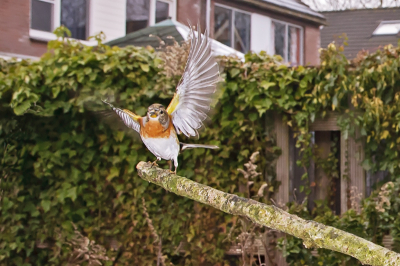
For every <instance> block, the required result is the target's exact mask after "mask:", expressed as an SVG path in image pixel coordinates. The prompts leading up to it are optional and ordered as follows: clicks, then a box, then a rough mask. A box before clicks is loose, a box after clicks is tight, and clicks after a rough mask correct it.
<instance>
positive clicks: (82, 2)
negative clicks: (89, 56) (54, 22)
mask: <svg viewBox="0 0 400 266" xmlns="http://www.w3.org/2000/svg"><path fill="white" fill-rule="evenodd" d="M86 11H87V4H86V0H61V25H64V26H65V27H67V28H68V29H69V30H70V31H71V37H72V38H75V39H80V40H85V39H86V25H87V19H86Z"/></svg>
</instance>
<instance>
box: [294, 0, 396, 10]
mask: <svg viewBox="0 0 400 266" xmlns="http://www.w3.org/2000/svg"><path fill="white" fill-rule="evenodd" d="M301 1H302V2H303V3H304V4H306V5H308V6H309V7H311V8H312V9H314V10H317V11H336V10H346V9H362V8H381V7H400V0H301Z"/></svg>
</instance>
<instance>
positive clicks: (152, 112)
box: [147, 103, 168, 124]
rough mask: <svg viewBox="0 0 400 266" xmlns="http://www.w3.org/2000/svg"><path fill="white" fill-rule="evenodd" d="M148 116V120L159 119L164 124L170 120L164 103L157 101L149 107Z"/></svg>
mask: <svg viewBox="0 0 400 266" xmlns="http://www.w3.org/2000/svg"><path fill="white" fill-rule="evenodd" d="M147 118H148V120H158V121H160V123H161V124H163V123H165V122H167V121H168V113H167V111H166V110H165V107H164V105H162V104H159V103H155V104H152V105H150V106H149V108H147Z"/></svg>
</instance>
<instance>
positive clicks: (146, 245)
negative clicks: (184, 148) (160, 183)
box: [0, 29, 400, 265]
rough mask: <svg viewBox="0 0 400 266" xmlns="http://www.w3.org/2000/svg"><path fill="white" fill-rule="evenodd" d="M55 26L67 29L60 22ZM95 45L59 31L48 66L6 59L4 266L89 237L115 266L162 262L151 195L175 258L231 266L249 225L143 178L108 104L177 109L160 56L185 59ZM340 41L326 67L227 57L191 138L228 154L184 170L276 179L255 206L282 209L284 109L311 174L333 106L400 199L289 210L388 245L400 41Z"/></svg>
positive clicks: (167, 250) (232, 183) (225, 179)
mask: <svg viewBox="0 0 400 266" xmlns="http://www.w3.org/2000/svg"><path fill="white" fill-rule="evenodd" d="M56 33H57V34H58V35H59V36H64V34H65V32H64V30H63V29H59V30H58V32H56ZM96 39H97V40H98V42H99V45H98V46H96V47H87V46H84V45H82V44H80V43H78V42H75V41H71V40H68V39H63V40H62V39H61V37H60V39H59V40H56V41H51V42H49V51H48V53H46V54H45V55H43V57H42V58H41V59H40V60H38V61H26V60H22V61H21V62H17V61H4V60H1V59H0V113H1V117H0V145H1V148H0V153H1V161H0V165H1V168H0V171H1V176H0V264H1V265H10V264H14V265H49V263H53V264H54V265H59V264H61V263H66V262H68V260H70V259H71V258H70V256H71V254H74V252H75V250H74V248H73V246H71V245H69V244H68V243H69V242H68V241H69V240H70V239H74V237H75V236H76V235H77V233H76V232H81V234H82V235H83V236H84V237H87V238H88V239H90V240H91V241H95V242H96V245H93V246H96V247H98V245H100V246H101V247H104V249H103V248H98V250H101V251H102V253H101V254H94V253H93V254H94V255H96V258H107V260H104V261H103V263H104V264H105V265H112V260H114V259H115V258H118V263H119V265H132V264H137V265H154V264H155V263H156V261H157V257H159V256H157V252H158V250H159V249H160V248H159V247H158V243H154V237H152V231H151V230H150V229H149V226H148V224H147V221H146V219H145V217H143V204H142V198H143V199H144V200H145V202H146V208H147V213H148V216H149V217H151V219H152V225H153V227H154V230H155V231H156V232H157V233H158V235H159V237H160V239H162V254H163V258H165V263H166V264H168V263H173V264H177V265H199V264H204V263H211V264H213V265H224V263H225V259H226V257H225V251H226V250H227V248H228V247H229V245H230V243H229V241H226V239H227V235H228V234H229V232H233V234H234V233H238V232H237V230H231V228H232V227H234V226H235V223H236V220H235V219H233V218H232V217H231V216H229V215H226V214H222V213H219V212H217V211H215V210H214V209H211V208H209V207H206V206H203V205H200V204H197V203H194V202H192V201H189V200H187V199H184V198H180V197H178V196H175V195H172V194H171V193H166V192H165V191H163V190H162V189H160V188H158V187H155V186H152V185H150V184H148V183H146V182H144V181H143V180H142V179H140V178H139V177H138V176H137V175H136V171H135V165H136V163H137V162H139V161H141V160H144V161H145V160H151V159H153V158H152V155H151V154H150V153H149V152H148V151H147V150H146V149H145V147H144V146H143V145H142V144H141V142H140V140H139V138H138V136H137V135H136V133H134V132H131V131H129V130H126V128H125V126H124V125H123V124H122V123H119V122H118V121H119V119H117V118H116V117H115V116H114V114H113V113H112V112H108V111H106V108H105V106H104V105H103V104H102V103H101V101H100V100H101V99H105V98H108V100H109V101H111V102H113V104H115V105H116V106H121V107H124V108H126V109H130V110H133V111H135V112H136V113H138V114H139V115H144V114H145V112H146V108H147V106H148V105H150V104H152V103H154V102H160V103H163V104H168V102H169V100H170V99H171V97H172V95H173V93H174V88H175V85H176V83H177V82H178V81H179V76H178V75H177V73H179V71H180V70H179V69H176V72H174V71H172V72H171V71H166V68H167V67H168V66H167V65H165V64H164V60H163V59H166V58H170V59H171V58H174V57H171V55H170V54H162V53H163V52H159V51H156V50H154V49H153V48H139V47H125V48H118V47H109V46H107V45H104V44H102V43H101V36H97V37H96ZM176 49H177V51H180V50H179V49H178V47H176ZM341 49H342V48H341V47H338V46H335V45H333V44H331V45H329V47H328V48H327V49H324V50H322V51H321V65H320V66H318V67H304V66H298V67H288V66H287V65H285V64H283V63H282V62H281V61H280V58H279V57H271V56H268V55H267V54H265V53H263V52H261V53H260V54H254V53H249V54H247V55H246V59H245V62H242V61H240V60H239V59H237V58H233V57H222V58H220V59H219V60H220V66H221V78H222V79H223V80H224V81H223V82H221V84H220V85H219V90H218V93H217V94H218V100H217V101H216V102H215V104H214V106H213V110H212V112H211V113H210V119H209V120H208V121H207V122H206V126H205V129H204V130H203V131H202V132H201V134H200V139H198V140H191V139H186V138H184V137H182V136H181V137H180V138H181V139H182V141H187V142H190V141H195V142H198V143H208V144H215V145H218V146H220V147H221V148H220V149H219V150H217V151H210V150H200V149H199V150H191V151H188V152H185V153H183V154H182V155H181V156H180V158H179V160H180V168H179V169H178V173H179V174H181V175H183V176H186V177H189V178H191V179H193V180H196V181H197V182H200V183H204V184H206V185H209V186H213V187H215V188H217V189H220V190H223V191H226V192H229V193H236V194H240V195H242V196H246V195H245V193H250V194H249V195H257V194H258V190H259V189H260V187H261V186H262V185H263V184H264V183H265V182H266V183H267V185H268V187H267V189H266V191H265V192H264V193H263V194H262V196H260V197H258V200H260V201H262V202H265V203H271V198H272V195H273V193H274V191H276V189H277V188H278V186H279V184H278V182H276V178H275V175H276V174H275V168H274V165H273V162H274V161H275V160H276V158H277V157H278V156H279V154H280V149H279V147H276V142H275V136H274V133H273V127H272V125H273V118H274V114H276V113H279V114H281V115H282V116H283V117H284V121H285V123H287V124H288V125H289V126H290V127H291V128H292V129H293V131H294V132H295V137H296V139H297V143H296V145H297V147H299V148H300V151H301V158H300V160H299V162H298V164H299V165H301V166H303V167H304V168H307V167H308V164H309V163H310V159H311V158H314V156H315V152H314V151H315V147H313V145H312V141H311V140H312V135H311V133H310V130H309V125H310V124H311V123H312V122H313V121H315V119H316V118H318V117H324V116H325V115H326V114H327V112H331V111H334V112H338V113H340V114H341V115H342V118H341V120H340V123H339V124H340V127H341V129H342V131H343V132H346V134H348V135H349V136H350V135H354V134H355V132H354V130H355V128H358V129H359V130H360V132H361V138H360V141H364V142H365V143H366V145H365V153H366V154H365V160H364V162H363V166H364V168H365V169H367V170H370V171H377V170H385V171H388V172H389V173H390V178H391V179H392V180H393V189H392V188H391V186H388V187H387V190H388V191H389V192H390V193H389V194H388V195H387V196H385V197H386V198H387V199H388V201H389V202H390V206H389V205H388V204H387V203H382V204H381V205H379V206H381V208H379V211H378V209H376V208H375V207H376V206H378V205H377V204H380V203H377V202H378V201H377V200H375V198H376V197H377V196H376V195H377V194H376V193H377V192H375V194H373V195H372V196H371V197H370V198H369V199H367V200H365V201H364V202H363V205H362V212H361V213H360V214H357V213H355V212H354V211H353V210H350V211H349V212H348V213H347V214H345V215H344V216H343V217H342V218H340V217H338V216H335V215H334V214H333V213H332V212H331V211H330V209H329V208H328V207H324V206H325V205H317V208H316V209H315V210H314V211H313V212H312V213H309V212H308V211H307V210H306V208H305V207H304V205H298V204H291V205H289V210H290V211H292V212H296V213H298V214H300V215H302V216H304V217H310V218H314V219H318V220H319V221H320V222H322V223H326V224H329V225H333V226H337V227H339V228H341V229H344V230H346V231H350V232H354V233H355V234H358V235H360V236H363V237H366V238H367V239H371V240H373V241H376V242H378V243H380V241H381V240H382V236H383V234H387V233H390V234H391V235H392V236H393V238H394V241H395V243H398V241H399V240H400V237H399V233H398V232H399V231H400V224H398V222H396V221H400V219H398V213H400V212H399V211H398V210H397V209H396V208H398V207H397V203H396V202H397V201H395V196H394V195H396V193H398V191H399V189H398V187H399V183H398V181H396V177H399V176H400V163H399V156H398V152H399V150H400V133H399V127H400V104H399V95H400V89H399V88H400V74H399V70H400V69H399V67H400V66H399V62H400V61H399V54H400V49H399V48H394V47H393V46H387V47H385V48H384V49H382V50H378V51H377V52H375V53H373V54H360V55H359V57H358V58H357V59H356V60H354V61H348V60H346V58H345V57H344V56H343V55H342V53H341ZM173 51H174V49H171V50H170V51H169V52H172V53H173ZM177 60H180V61H182V57H179V58H177ZM170 66H171V64H170ZM172 66H173V64H172ZM350 103H351V104H350ZM253 152H259V158H260V159H259V163H258V164H257V165H258V168H257V171H258V172H260V173H262V174H261V175H258V176H257V177H255V178H254V179H253V180H252V182H254V183H252V186H250V187H249V192H247V190H246V191H242V190H240V189H239V188H240V187H241V186H243V178H242V177H241V175H240V174H239V172H238V171H237V169H238V168H243V165H244V164H245V163H246V162H247V161H248V159H249V157H250V155H251V154H252V153H253ZM332 163H336V162H335V161H334V159H333V157H329V158H328V161H326V163H325V166H326V167H325V171H327V172H329V173H330V176H332V178H334V177H336V173H334V172H333V171H334V170H332V169H333V167H330V166H332V165H331V164H332ZM161 165H162V166H166V165H165V164H161ZM304 178H305V179H307V174H305V175H304ZM389 187H390V189H389ZM303 189H304V191H307V190H308V189H309V187H308V186H305V187H304V188H303ZM382 195H386V194H384V193H383V194H382ZM374 197H375V198H374ZM383 197H384V196H381V197H380V198H383ZM384 202H387V201H384ZM382 209H383V210H384V212H381V211H380V210H382ZM388 221H390V224H391V225H390V226H388V225H387V224H388ZM365 224H368V226H367V227H365ZM372 225H375V226H376V228H377V229H374V230H373V229H372ZM348 229H349V230H348ZM238 234H239V233H238ZM230 237H233V238H234V237H235V236H230ZM284 241H286V242H285V243H286V244H285V245H286V246H285V252H286V253H285V254H286V255H287V259H288V260H289V261H297V262H302V261H304V262H305V263H308V261H310V260H316V259H315V258H314V257H312V255H311V253H310V252H309V251H308V250H306V249H304V248H303V247H301V243H300V242H299V241H298V240H296V239H292V238H286V239H285V240H284ZM46 247H47V248H46ZM321 252H322V251H321ZM323 252H327V251H323ZM91 254H92V253H91ZM321 254H322V253H321ZM323 254H325V253H323ZM329 254H330V255H327V256H320V257H318V259H317V260H318V261H321V262H322V260H323V259H322V258H324V257H326V258H327V259H326V261H327V260H330V261H331V262H329V263H331V265H338V263H339V261H347V260H350V259H349V258H347V257H344V256H343V255H335V254H333V253H329ZM332 254H333V255H332ZM94 255H93V256H94ZM326 261H325V262H326ZM325 262H322V263H325ZM335 263H336V264H335ZM309 265H310V264H309ZM324 265H329V264H324Z"/></svg>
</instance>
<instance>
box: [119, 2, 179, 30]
mask: <svg viewBox="0 0 400 266" xmlns="http://www.w3.org/2000/svg"><path fill="white" fill-rule="evenodd" d="M175 1H176V0H127V1H126V33H130V32H134V31H137V30H141V29H144V28H146V27H148V26H152V25H154V24H155V23H158V22H161V21H163V20H166V19H169V18H171V19H175V12H176V10H175V6H176V4H175Z"/></svg>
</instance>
